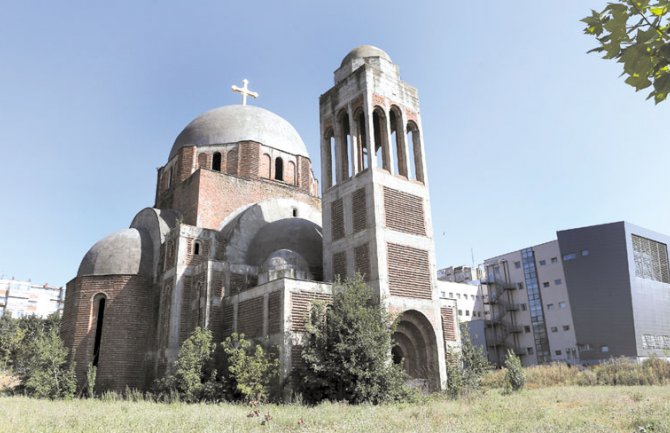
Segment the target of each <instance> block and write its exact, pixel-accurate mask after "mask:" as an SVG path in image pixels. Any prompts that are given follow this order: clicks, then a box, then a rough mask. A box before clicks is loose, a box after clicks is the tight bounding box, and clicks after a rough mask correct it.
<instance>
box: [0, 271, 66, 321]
mask: <svg viewBox="0 0 670 433" xmlns="http://www.w3.org/2000/svg"><path fill="white" fill-rule="evenodd" d="M64 299H65V290H64V288H63V287H52V286H49V285H48V284H42V285H40V284H34V283H32V282H30V281H17V280H13V279H12V280H7V279H0V316H3V315H5V314H11V315H12V317H24V316H30V315H35V316H40V317H47V316H48V315H49V314H51V313H54V312H59V313H60V312H62V310H63V300H64Z"/></svg>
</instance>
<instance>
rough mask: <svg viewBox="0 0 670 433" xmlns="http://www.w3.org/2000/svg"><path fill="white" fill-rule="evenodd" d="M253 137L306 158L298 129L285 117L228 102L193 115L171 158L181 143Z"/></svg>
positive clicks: (204, 143)
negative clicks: (194, 116)
mask: <svg viewBox="0 0 670 433" xmlns="http://www.w3.org/2000/svg"><path fill="white" fill-rule="evenodd" d="M244 140H252V141H257V142H259V143H263V144H264V145H266V146H269V147H273V148H275V149H278V150H281V151H284V152H287V153H291V154H294V155H301V156H304V157H309V155H308V154H307V148H306V147H305V143H303V141H302V138H300V135H299V134H298V131H296V130H295V128H294V127H293V126H292V125H291V124H290V123H288V122H287V121H286V120H284V119H282V118H281V117H279V116H277V115H276V114H274V113H272V112H270V111H268V110H265V109H263V108H259V107H255V106H253V105H227V106H225V107H220V108H216V109H214V110H210V111H208V112H206V113H204V114H201V115H200V116H198V117H196V118H195V119H194V120H193V121H192V122H191V123H189V124H188V125H187V126H186V128H184V130H183V131H182V132H181V133H180V134H179V135H178V136H177V139H176V140H175V142H174V144H173V145H172V150H171V151H170V158H172V157H173V156H174V155H175V154H176V153H177V151H178V150H179V149H181V148H182V147H184V146H192V145H195V146H198V147H201V146H213V145H221V144H228V143H236V142H238V141H244Z"/></svg>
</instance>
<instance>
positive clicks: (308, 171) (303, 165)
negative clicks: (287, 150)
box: [297, 155, 316, 195]
mask: <svg viewBox="0 0 670 433" xmlns="http://www.w3.org/2000/svg"><path fill="white" fill-rule="evenodd" d="M297 160H298V168H297V169H298V183H297V185H298V189H299V190H300V191H302V192H304V193H307V194H312V195H316V193H315V192H313V191H312V183H313V182H312V181H313V178H312V162H311V161H310V160H309V158H305V157H304V156H300V155H298V157H297Z"/></svg>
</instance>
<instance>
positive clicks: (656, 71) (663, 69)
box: [581, 0, 670, 104]
mask: <svg viewBox="0 0 670 433" xmlns="http://www.w3.org/2000/svg"><path fill="white" fill-rule="evenodd" d="M669 8H670V0H655V1H651V0H618V1H616V2H612V3H608V4H607V6H606V7H605V8H604V9H603V10H602V11H600V12H598V11H595V10H592V11H591V15H590V16H588V17H586V18H584V19H582V20H581V21H582V22H584V23H585V24H586V27H585V28H584V33H586V34H587V35H592V36H594V37H595V38H596V40H597V41H598V46H597V47H595V48H593V49H592V50H590V51H589V53H593V52H596V53H604V55H603V58H604V59H616V60H617V61H618V62H619V63H622V64H623V73H622V75H625V76H626V84H629V85H631V86H633V87H634V88H635V90H636V91H640V90H642V89H647V88H649V87H651V88H652V91H651V92H650V93H649V96H648V97H647V99H651V98H653V99H654V101H655V102H656V104H658V103H659V102H662V101H664V100H665V99H666V98H667V97H668V93H670V13H669V11H668V9H669Z"/></svg>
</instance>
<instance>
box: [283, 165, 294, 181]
mask: <svg viewBox="0 0 670 433" xmlns="http://www.w3.org/2000/svg"><path fill="white" fill-rule="evenodd" d="M284 182H286V183H288V184H289V185H295V163H294V162H293V161H289V162H288V163H287V164H286V169H285V172H284Z"/></svg>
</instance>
